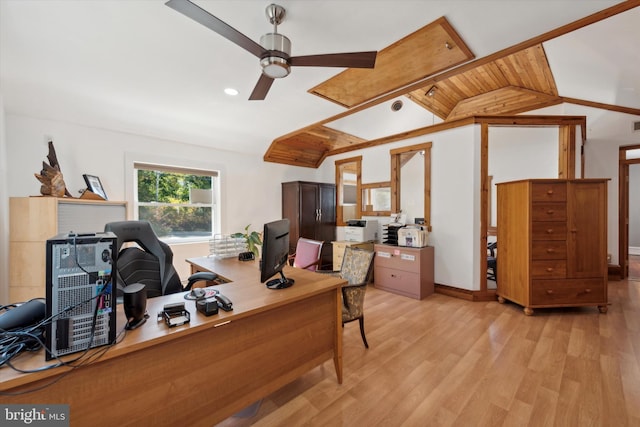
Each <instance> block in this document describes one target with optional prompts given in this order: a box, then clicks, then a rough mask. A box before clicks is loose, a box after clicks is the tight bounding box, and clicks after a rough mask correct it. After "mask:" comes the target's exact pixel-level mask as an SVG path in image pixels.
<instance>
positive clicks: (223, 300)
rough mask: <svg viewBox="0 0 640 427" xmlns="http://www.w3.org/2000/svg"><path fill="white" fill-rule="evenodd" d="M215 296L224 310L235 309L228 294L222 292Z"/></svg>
mask: <svg viewBox="0 0 640 427" xmlns="http://www.w3.org/2000/svg"><path fill="white" fill-rule="evenodd" d="M214 298H215V299H216V300H217V301H218V307H220V308H221V309H223V310H224V311H231V310H233V303H232V302H231V300H230V299H229V298H227V297H226V296H224V295H222V294H216V295H215V297H214Z"/></svg>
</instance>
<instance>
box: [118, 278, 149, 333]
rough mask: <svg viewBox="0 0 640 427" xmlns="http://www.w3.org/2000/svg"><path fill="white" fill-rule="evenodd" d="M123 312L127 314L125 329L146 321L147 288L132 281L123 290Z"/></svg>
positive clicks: (140, 324)
mask: <svg viewBox="0 0 640 427" xmlns="http://www.w3.org/2000/svg"><path fill="white" fill-rule="evenodd" d="M122 293H123V306H124V314H125V316H127V325H126V326H125V328H126V329H129V330H131V329H136V328H138V327H140V326H142V325H143V324H144V322H146V321H147V317H148V316H147V315H146V312H147V290H146V286H145V285H144V284H142V283H133V284H131V285H129V286H126V287H125V288H124V289H123V290H122Z"/></svg>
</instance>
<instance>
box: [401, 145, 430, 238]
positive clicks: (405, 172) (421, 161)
mask: <svg viewBox="0 0 640 427" xmlns="http://www.w3.org/2000/svg"><path fill="white" fill-rule="evenodd" d="M431 145H432V144H431V142H426V143H423V144H417V145H411V146H408V147H402V148H397V149H394V150H391V211H392V212H394V213H396V212H402V213H403V214H406V216H407V223H415V222H416V221H417V220H416V219H417V218H418V219H419V218H423V222H424V224H425V225H427V226H428V227H429V229H430V228H431ZM418 221H419V220H418ZM420 222H422V221H420Z"/></svg>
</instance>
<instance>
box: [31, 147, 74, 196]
mask: <svg viewBox="0 0 640 427" xmlns="http://www.w3.org/2000/svg"><path fill="white" fill-rule="evenodd" d="M47 159H49V164H46V163H45V162H42V170H41V171H40V174H37V173H36V174H34V175H35V177H36V178H37V179H38V181H40V182H41V183H42V185H41V186H40V194H42V195H43V196H55V197H64V196H68V197H73V196H72V195H71V193H69V190H67V186H66V184H65V183H64V178H63V177H62V172H60V164H59V163H58V156H56V149H55V148H54V147H53V141H49V154H48V155H47Z"/></svg>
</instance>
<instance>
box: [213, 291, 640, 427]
mask: <svg viewBox="0 0 640 427" xmlns="http://www.w3.org/2000/svg"><path fill="white" fill-rule="evenodd" d="M609 302H610V307H609V312H608V313H607V314H599V313H598V310H597V309H596V308H574V309H546V310H542V309H540V310H536V312H535V314H534V316H531V317H528V316H524V315H523V313H522V309H521V307H519V306H517V305H515V304H511V303H507V304H502V305H501V304H498V303H497V302H488V303H485V302H468V301H464V300H460V299H456V298H452V297H447V296H444V295H438V294H436V295H433V296H430V297H429V298H427V299H425V300H422V301H416V300H413V299H409V298H405V297H401V296H397V295H393V294H389V293H386V292H383V291H380V290H377V289H375V288H373V287H371V288H369V289H368V290H367V299H366V311H365V313H366V314H365V319H366V322H365V327H366V331H367V338H368V340H369V345H370V349H369V350H365V348H364V346H363V345H362V340H361V339H360V333H359V330H358V325H357V322H354V323H350V324H347V325H345V334H344V373H345V376H344V382H343V384H342V385H339V384H337V382H336V376H335V371H334V368H333V362H327V363H325V364H324V365H323V366H320V367H318V368H316V369H314V370H312V371H310V372H309V373H307V374H306V375H304V376H303V377H301V378H300V379H298V380H297V381H295V382H293V383H291V384H289V385H288V386H286V387H284V388H282V389H281V390H279V391H278V392H276V393H273V394H272V395H270V396H269V397H268V398H267V399H265V400H264V401H263V402H262V405H261V406H260V409H259V411H258V412H257V414H256V415H255V416H253V417H252V418H239V417H232V418H229V419H228V420H225V421H224V422H222V423H221V424H220V426H225V427H232V426H248V425H256V426H302V425H307V426H367V427H371V426H390V427H395V426H421V427H422V426H465V427H466V426H492V427H493V426H518V427H519V426H581V427H582V426H616V427H619V426H640V282H637V281H631V280H625V281H618V282H609Z"/></svg>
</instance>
